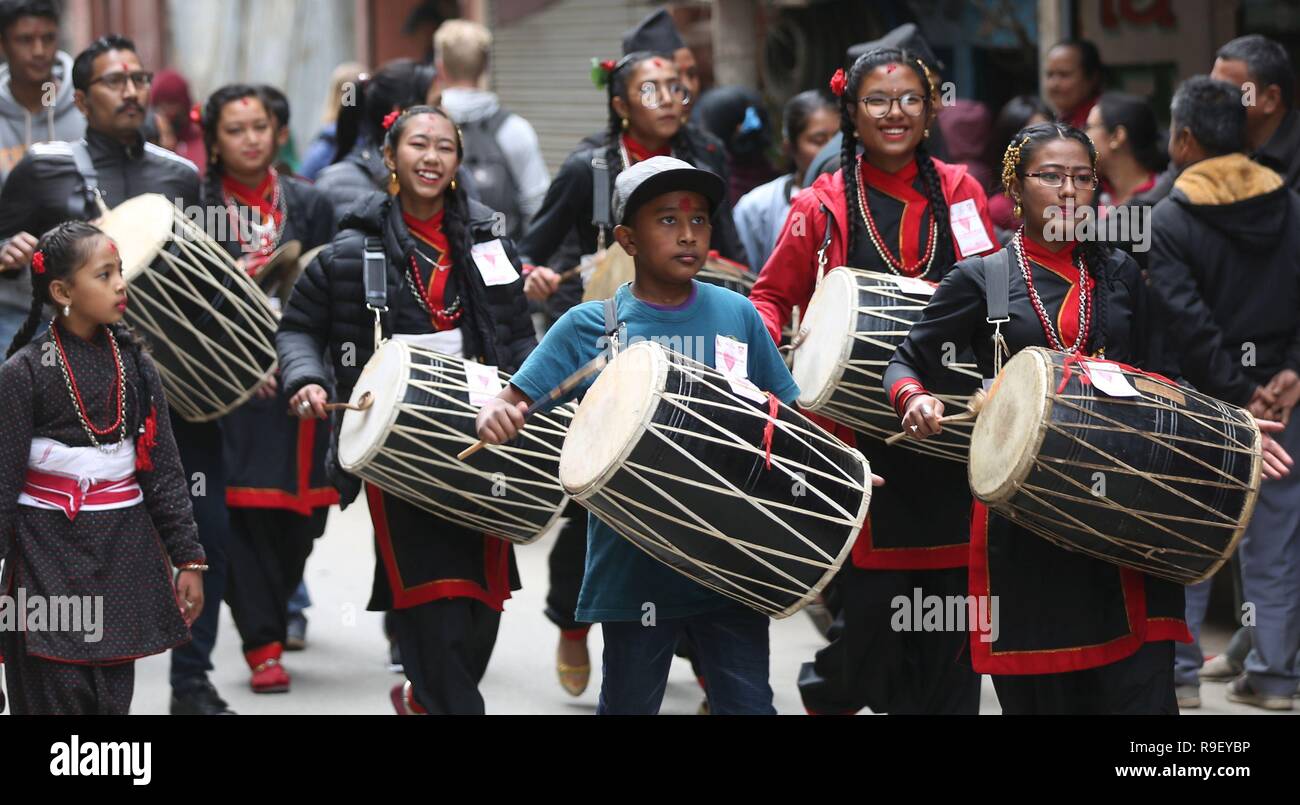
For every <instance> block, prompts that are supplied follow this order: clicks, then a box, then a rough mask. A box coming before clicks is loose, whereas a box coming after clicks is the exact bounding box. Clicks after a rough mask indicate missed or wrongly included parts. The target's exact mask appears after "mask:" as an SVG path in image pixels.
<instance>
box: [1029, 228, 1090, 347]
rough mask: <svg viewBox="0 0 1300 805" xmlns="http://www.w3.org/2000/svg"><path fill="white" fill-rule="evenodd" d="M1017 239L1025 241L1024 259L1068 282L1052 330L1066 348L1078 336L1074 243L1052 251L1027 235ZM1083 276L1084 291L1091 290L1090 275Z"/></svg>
mask: <svg viewBox="0 0 1300 805" xmlns="http://www.w3.org/2000/svg"><path fill="white" fill-rule="evenodd" d="M1021 242H1022V243H1024V244H1025V258H1026V259H1028V260H1029V261H1030V262H1031V263H1033V264H1034V265H1037V266H1041V267H1043V268H1045V269H1047V270H1048V271H1050V272H1052V273H1053V274H1055V275H1057V276H1058V277H1060V278H1061V279H1063V280H1065V281H1066V282H1068V283H1070V288H1069V290H1068V291H1066V292H1065V300H1064V301H1062V302H1061V309H1060V310H1059V311H1058V312H1057V315H1056V332H1057V333H1058V334H1059V335H1060V337H1061V343H1062V344H1064V345H1065V346H1067V347H1068V346H1070V345H1071V344H1073V343H1074V339H1076V338H1078V337H1079V268H1078V266H1076V265H1075V264H1074V252H1075V249H1076V248H1077V247H1078V244H1077V243H1072V244H1070V246H1069V247H1068V248H1065V249H1061V250H1060V251H1059V252H1053V251H1051V250H1049V249H1045V248H1043V247H1042V246H1040V245H1038V244H1037V243H1035V242H1034V241H1033V240H1031V239H1029V238H1022V239H1021ZM1085 277H1086V282H1087V283H1088V290H1089V291H1091V290H1092V287H1093V281H1092V277H1090V276H1087V275H1086V274H1085ZM1040 295H1041V292H1040ZM1088 312H1089V314H1091V313H1092V300H1091V299H1089V300H1088Z"/></svg>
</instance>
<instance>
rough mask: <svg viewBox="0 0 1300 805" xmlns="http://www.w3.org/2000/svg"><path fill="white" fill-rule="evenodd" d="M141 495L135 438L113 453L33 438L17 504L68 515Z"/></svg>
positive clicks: (125, 503)
mask: <svg viewBox="0 0 1300 805" xmlns="http://www.w3.org/2000/svg"><path fill="white" fill-rule="evenodd" d="M143 500H144V493H143V492H141V490H140V485H139V484H138V483H136V480H135V440H134V439H127V440H126V442H124V443H123V444H122V446H121V447H119V448H118V449H117V451H116V452H113V453H104V452H102V451H101V450H99V449H98V448H95V447H69V446H67V445H66V444H63V443H62V442H57V441H55V440H54V439H47V438H45V437H43V436H38V437H36V438H34V439H32V447H31V452H30V453H29V454H28V458H27V478H26V481H25V483H24V485H23V491H22V492H21V493H20V494H19V495H18V504H19V505H20V506H31V507H33V508H36V509H49V510H59V511H62V512H63V513H64V514H66V515H68V519H69V520H72V519H74V518H75V517H76V516H77V513H78V512H80V511H104V510H107V509H125V508H129V507H131V506H134V505H136V504H137V503H140V502H141V501H143Z"/></svg>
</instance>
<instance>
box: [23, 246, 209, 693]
mask: <svg viewBox="0 0 1300 805" xmlns="http://www.w3.org/2000/svg"><path fill="white" fill-rule="evenodd" d="M31 271H32V303H31V313H30V314H29V316H28V318H27V322H26V324H25V325H24V326H23V328H22V329H21V330H20V331H19V333H18V334H17V336H15V338H14V341H13V344H12V345H11V346H10V347H9V352H8V360H7V361H6V362H5V364H4V366H3V367H0V428H3V431H4V434H5V438H4V439H3V440H0V558H4V559H5V567H4V578H3V582H2V583H0V589H4V590H5V591H6V592H10V593H12V592H13V591H14V588H15V587H17V588H19V590H20V591H25V594H26V595H27V596H28V598H29V599H30V600H39V599H40V598H43V599H44V600H46V601H47V602H48V601H50V600H51V597H52V596H61V597H62V596H66V597H74V598H75V600H76V601H77V602H78V603H81V602H82V601H84V605H83V606H82V607H81V608H80V612H81V618H80V621H79V622H78V621H77V620H75V619H74V620H73V621H72V622H67V621H64V620H62V619H60V618H59V617H58V616H57V615H56V614H54V610H51V619H50V620H49V621H48V622H46V620H45V618H38V617H37V613H36V611H35V610H31V608H30V607H29V608H27V609H28V610H29V611H24V612H22V613H21V614H19V615H18V617H19V618H20V619H22V620H21V621H20V622H19V624H17V625H14V624H13V623H8V624H7V625H5V627H4V628H3V629H0V647H2V648H3V652H4V658H5V665H6V667H7V668H8V672H9V673H8V676H9V679H8V688H9V701H10V702H11V703H12V705H13V712H14V713H15V714H18V715H25V714H96V713H112V714H120V715H125V714H126V713H127V712H128V711H129V710H130V707H131V698H132V694H133V692H134V684H135V660H136V659H139V658H140V657H145V656H148V655H151V654H158V653H160V652H163V651H166V650H168V649H170V648H172V647H174V646H177V645H180V644H182V643H185V642H187V641H188V640H189V639H190V631H189V626H190V625H191V624H193V622H194V619H195V618H197V617H198V616H199V613H200V612H201V611H202V609H203V578H202V572H203V571H205V570H207V565H206V564H205V559H204V552H203V548H202V546H201V545H200V544H199V541H198V529H197V528H196V526H195V524H194V512H193V509H192V507H191V505H190V497H189V490H188V488H187V486H186V476H185V473H184V470H183V469H182V467H181V460H180V455H179V453H178V452H177V449H176V442H175V440H174V438H173V437H172V431H171V424H170V420H169V418H168V409H167V405H166V402H165V400H164V399H163V390H162V380H161V378H159V376H158V370H157V368H156V367H155V366H154V363H153V361H152V360H151V359H150V358H149V356H148V355H147V354H146V353H145V352H144V350H143V349H142V347H141V344H140V342H139V341H137V340H136V338H135V337H134V335H132V333H131V331H130V330H129V329H128V328H127V327H126V325H125V324H123V323H122V317H123V315H124V314H125V312H126V306H127V295H126V281H125V280H124V279H123V277H122V260H121V257H120V256H119V255H118V252H117V247H116V245H115V244H114V243H113V241H112V240H111V239H110V238H108V237H107V236H105V235H104V233H103V232H101V231H100V230H99V229H98V228H96V227H94V226H92V225H91V224H88V223H84V222H82V221H69V222H67V223H63V224H60V225H58V226H57V227H55V228H54V229H52V230H50V231H49V232H46V233H45V235H43V236H42V237H41V239H40V242H39V245H38V248H37V251H36V252H35V253H34V254H33V256H32V264H31ZM46 306H50V307H53V308H54V309H55V310H56V311H57V313H56V315H55V317H54V320H53V321H52V322H51V323H50V327H49V329H48V330H47V331H46V332H44V333H42V334H41V335H40V336H38V337H37V338H36V339H35V340H32V336H33V334H34V333H35V332H36V329H37V326H38V323H39V322H40V320H41V315H42V311H43V310H45V308H46ZM172 568H176V569H177V570H178V571H179V572H177V573H176V575H175V580H173V570H172ZM92 597H93V598H95V599H97V601H96V603H95V605H94V606H93V607H92V606H91V598H92ZM101 602H102V603H101ZM219 603H220V602H219V601H218V602H215V603H213V604H212V605H213V606H216V605H218V604H219ZM29 615H30V617H29ZM65 617H66V615H65Z"/></svg>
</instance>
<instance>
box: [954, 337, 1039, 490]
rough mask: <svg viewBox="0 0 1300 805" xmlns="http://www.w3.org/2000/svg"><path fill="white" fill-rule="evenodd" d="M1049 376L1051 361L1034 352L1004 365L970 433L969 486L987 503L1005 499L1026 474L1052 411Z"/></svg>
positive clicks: (1031, 350) (1035, 456)
mask: <svg viewBox="0 0 1300 805" xmlns="http://www.w3.org/2000/svg"><path fill="white" fill-rule="evenodd" d="M1052 377H1053V370H1052V364H1051V362H1050V361H1048V360H1047V358H1046V356H1045V355H1044V354H1043V353H1042V351H1040V350H1037V349H1032V348H1031V349H1025V350H1022V351H1021V352H1019V353H1017V354H1016V355H1015V357H1013V358H1012V359H1011V360H1010V361H1007V364H1006V366H1003V367H1002V374H1000V375H998V378H997V381H996V382H995V383H994V386H993V388H992V390H991V391H990V394H989V399H988V401H987V402H986V403H985V404H984V408H983V410H981V411H980V415H979V419H977V420H976V421H975V429H974V431H973V432H972V434H971V443H970V465H969V466H968V468H967V472H968V475H969V478H970V488H971V492H972V493H974V495H975V497H977V498H979V499H980V500H982V501H984V502H985V503H1001V502H1003V501H1005V500H1007V499H1008V498H1010V497H1011V496H1012V495H1013V494H1014V493H1015V490H1016V487H1017V485H1018V484H1019V483H1020V482H1021V481H1023V480H1024V479H1025V478H1026V477H1027V476H1028V475H1029V470H1030V468H1031V467H1032V466H1033V464H1034V459H1035V458H1037V456H1038V450H1039V448H1040V447H1041V446H1042V443H1043V437H1044V436H1045V435H1046V434H1047V428H1046V427H1044V423H1045V422H1047V420H1048V419H1049V418H1050V417H1051V413H1052V400H1051V398H1050V397H1049V396H1048V393H1047V392H1048V384H1050V383H1051V382H1052Z"/></svg>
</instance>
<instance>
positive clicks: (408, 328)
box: [275, 196, 537, 505]
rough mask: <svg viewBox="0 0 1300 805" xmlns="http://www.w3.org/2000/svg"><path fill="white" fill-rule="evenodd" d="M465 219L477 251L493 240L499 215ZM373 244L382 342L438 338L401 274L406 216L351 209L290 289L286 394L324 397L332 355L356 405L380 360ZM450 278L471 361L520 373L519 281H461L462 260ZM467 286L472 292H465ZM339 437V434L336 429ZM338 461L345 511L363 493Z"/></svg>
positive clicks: (281, 337) (384, 202)
mask: <svg viewBox="0 0 1300 805" xmlns="http://www.w3.org/2000/svg"><path fill="white" fill-rule="evenodd" d="M469 209H470V238H471V240H473V241H474V242H475V243H486V242H488V241H491V240H495V239H496V237H497V236H496V235H494V234H493V232H492V225H493V222H494V218H493V215H494V213H493V211H492V210H490V209H488V208H487V207H484V206H483V205H481V204H479V203H477V202H474V201H471V202H470V208H469ZM368 236H379V237H381V238H382V239H383V243H384V251H385V253H386V254H387V257H388V308H389V312H388V314H386V315H385V316H384V319H383V333H384V336H385V337H391V336H392V334H393V332H394V330H393V322H394V321H397V322H398V328H399V329H398V330H397V332H407V333H426V332H432V324H431V323H430V322H429V320H428V315H427V314H426V313H424V311H423V310H421V309H420V308H419V307H418V305H417V304H416V302H415V300H414V298H413V297H412V295H411V292H410V289H409V288H408V287H407V272H406V271H405V270H404V267H405V266H406V265H407V263H408V262H409V261H410V259H411V255H412V252H413V250H414V249H415V241H414V239H413V238H412V236H411V235H410V233H409V232H408V231H407V228H406V223H405V222H404V221H403V220H402V211H401V207H400V205H399V204H397V203H396V202H395V201H394V199H393V198H392V197H389V196H373V197H370V198H368V199H366V201H365V202H364V203H363V204H360V205H358V206H356V207H354V208H352V210H351V211H350V212H349V213H348V214H347V216H346V217H345V218H344V220H343V222H342V228H341V229H340V231H339V233H338V235H336V236H335V237H334V240H333V241H332V242H331V243H330V245H329V246H326V247H325V249H323V250H322V251H321V253H320V254H319V255H318V256H317V258H316V259H315V260H314V261H312V264H311V265H310V266H308V267H307V270H306V272H304V273H303V275H302V276H301V277H300V278H299V279H298V284H297V285H295V286H294V290H293V296H292V297H290V299H289V306H288V308H286V309H285V311H284V316H283V318H281V319H280V329H279V331H278V332H277V333H276V339H275V343H276V351H277V352H278V353H279V357H280V378H281V384H282V386H283V388H284V390H285V394H287V395H290V396H292V395H293V394H295V393H297V391H298V390H299V389H301V388H302V387H303V386H305V385H307V384H309V383H316V384H319V385H321V386H324V387H328V382H329V377H328V374H327V372H326V367H325V365H324V363H323V361H322V359H321V355H322V354H323V353H325V351H326V349H328V351H329V352H328V354H329V356H330V358H331V360H332V362H333V368H334V377H335V382H336V384H337V389H338V394H337V399H339V400H347V399H349V398H350V397H351V396H352V387H353V386H355V385H356V382H357V378H358V377H359V376H360V375H361V370H362V368H363V367H365V365H366V362H367V361H368V360H370V357H371V355H372V354H374V315H373V314H372V313H371V312H370V311H369V310H368V309H367V308H366V305H365V284H364V280H363V277H362V268H363V265H364V258H363V254H362V252H363V248H364V245H365V239H366V237H368ZM502 245H503V246H504V247H505V250H506V254H508V255H509V256H510V259H511V262H512V263H513V264H514V266H515V270H516V271H518V270H520V265H519V258H518V257H517V256H516V255H515V250H514V245H513V244H512V243H510V241H509V240H506V239H504V238H503V239H502ZM452 248H453V249H454V248H455V246H454V244H453V246H452ZM471 265H472V264H471ZM452 272H453V273H452V276H451V278H450V280H449V283H448V289H449V290H448V292H449V293H451V292H453V289H454V288H456V287H462V289H463V293H462V298H463V299H464V300H465V301H464V304H465V314H464V318H462V320H461V329H462V331H463V335H464V339H465V355H466V356H467V357H475V358H477V359H479V360H481V361H482V362H483V363H485V364H489V365H492V366H497V367H499V368H500V369H502V370H503V371H506V372H509V373H513V372H515V371H516V370H518V368H519V366H520V365H521V364H522V363H523V362H524V359H525V358H526V357H528V354H529V353H531V352H532V351H533V349H534V348H535V347H536V346H537V337H536V334H535V332H534V330H533V323H532V319H531V317H530V316H529V315H528V300H527V298H526V297H525V296H524V293H523V286H524V283H523V279H522V277H521V278H520V279H519V280H517V281H516V282H514V283H511V284H510V285H496V286H492V287H487V286H486V285H485V284H484V282H483V278H482V276H481V275H480V274H479V273H478V272H477V271H474V270H472V269H471V270H470V271H468V272H467V273H468V274H469V276H468V277H466V276H464V273H463V272H462V271H461V261H460V260H459V259H457V260H456V262H455V263H454V265H453V268H452ZM466 281H468V282H469V283H470V286H471V287H464V286H461V283H464V282H466ZM476 299H481V300H485V304H482V305H476V304H475V300H476ZM484 308H485V309H484ZM345 358H346V359H347V361H346V363H345ZM336 424H337V423H336ZM334 430H335V433H337V430H338V429H337V427H336V428H335V429H334ZM336 456H337V449H332V450H331V451H330V458H329V460H328V464H327V470H328V471H329V473H330V475H331V480H333V482H334V484H335V486H336V487H338V489H339V492H340V495H341V497H342V503H344V504H345V505H346V504H347V503H350V502H351V500H352V498H353V497H355V496H356V492H357V490H358V489H359V485H358V483H357V481H356V479H354V478H352V477H351V476H348V475H346V474H345V473H343V472H342V471H341V470H339V468H338V466H337V459H336Z"/></svg>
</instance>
